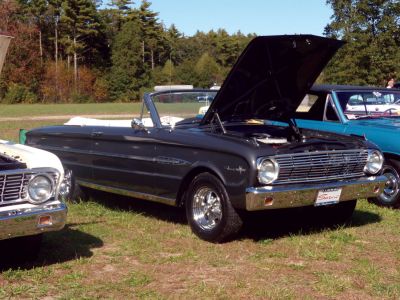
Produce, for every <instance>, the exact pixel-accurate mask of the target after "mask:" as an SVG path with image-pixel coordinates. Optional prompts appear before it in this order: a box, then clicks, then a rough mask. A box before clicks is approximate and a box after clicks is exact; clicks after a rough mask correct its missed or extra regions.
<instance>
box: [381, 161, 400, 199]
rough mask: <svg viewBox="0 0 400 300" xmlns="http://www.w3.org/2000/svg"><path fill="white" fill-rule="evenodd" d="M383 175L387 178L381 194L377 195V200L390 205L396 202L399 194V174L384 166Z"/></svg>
mask: <svg viewBox="0 0 400 300" xmlns="http://www.w3.org/2000/svg"><path fill="white" fill-rule="evenodd" d="M383 175H385V176H386V177H387V180H386V183H385V188H384V189H383V193H382V194H380V195H379V199H380V200H381V201H382V202H383V203H384V204H385V203H387V204H390V203H392V202H393V201H395V200H396V198H397V196H398V194H399V180H400V179H399V174H398V173H397V171H396V170H395V169H394V168H393V167H391V166H386V167H385V169H384V170H383Z"/></svg>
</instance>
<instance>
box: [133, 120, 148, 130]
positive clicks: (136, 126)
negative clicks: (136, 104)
mask: <svg viewBox="0 0 400 300" xmlns="http://www.w3.org/2000/svg"><path fill="white" fill-rule="evenodd" d="M131 127H132V128H133V129H134V130H139V131H146V132H147V129H146V127H145V126H144V124H143V122H142V120H140V119H137V118H134V119H133V120H132V122H131Z"/></svg>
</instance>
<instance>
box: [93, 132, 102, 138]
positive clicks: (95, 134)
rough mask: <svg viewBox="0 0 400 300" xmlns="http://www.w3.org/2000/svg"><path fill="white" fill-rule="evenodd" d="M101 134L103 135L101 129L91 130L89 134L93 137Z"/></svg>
mask: <svg viewBox="0 0 400 300" xmlns="http://www.w3.org/2000/svg"><path fill="white" fill-rule="evenodd" d="M102 135H103V132H101V131H93V132H92V134H91V136H93V137H96V136H102Z"/></svg>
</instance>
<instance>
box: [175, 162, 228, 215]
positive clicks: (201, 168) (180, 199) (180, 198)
mask: <svg viewBox="0 0 400 300" xmlns="http://www.w3.org/2000/svg"><path fill="white" fill-rule="evenodd" d="M201 173H210V174H212V175H214V176H215V177H217V178H218V179H219V180H221V182H222V184H225V181H224V177H223V175H222V174H221V172H219V171H218V170H217V169H216V168H214V167H211V166H209V165H198V166H196V167H194V168H193V169H192V170H190V171H189V172H188V173H187V174H186V175H185V177H184V178H183V180H182V182H181V184H180V186H179V190H178V194H177V196H176V206H179V207H182V206H183V205H184V203H185V199H184V195H185V192H186V190H187V188H188V187H189V185H190V183H191V182H192V180H193V179H194V178H195V177H196V176H197V175H199V174H201Z"/></svg>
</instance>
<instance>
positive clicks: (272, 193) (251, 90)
mask: <svg viewBox="0 0 400 300" xmlns="http://www.w3.org/2000/svg"><path fill="white" fill-rule="evenodd" d="M341 45H342V42H340V41H337V40H332V39H327V38H322V37H317V36H311V35H294V36H289V35H288V36H270V37H257V38H255V39H254V40H253V41H252V42H250V44H249V45H248V47H247V48H246V49H245V51H244V52H243V53H242V55H241V56H240V57H239V59H238V61H237V63H236V64H235V65H234V67H233V69H232V70H231V72H230V74H229V75H228V77H227V79H226V80H225V82H224V84H223V85H222V87H221V89H220V90H219V91H215V90H186V91H178V90H176V91H164V92H155V93H151V94H146V95H145V96H144V101H143V108H142V112H141V116H140V117H139V118H135V119H132V120H96V119H87V118H79V117H78V118H73V119H71V120H70V121H69V122H67V123H66V124H64V125H61V126H51V127H43V128H37V129H34V130H31V131H29V132H28V133H27V143H28V144H29V145H31V146H34V147H38V148H42V149H46V150H48V151H51V152H53V153H55V154H57V155H58V156H59V157H60V159H61V161H62V163H63V165H64V167H65V170H66V176H65V178H66V180H65V182H64V185H63V187H64V188H63V191H62V193H63V194H64V196H65V197H69V198H74V197H77V196H78V195H79V191H80V188H81V187H86V188H92V189H98V190H103V191H108V192H112V193H117V194H123V195H128V196H132V197H135V198H140V199H145V200H150V201H156V202H161V203H164V204H168V205H174V206H184V207H185V209H186V214H187V219H188V222H189V224H190V226H191V228H192V230H193V232H194V233H195V234H196V235H198V236H199V237H200V238H202V239H204V240H208V241H212V242H222V241H226V240H228V239H231V238H232V237H234V236H235V234H236V233H237V232H238V231H239V229H240V228H241V226H242V222H243V221H242V218H241V212H242V211H256V210H271V209H281V208H292V207H306V206H307V207H313V209H314V210H315V213H316V214H325V215H326V216H327V217H330V218H333V219H335V220H340V221H343V220H346V219H348V218H350V217H351V215H352V213H353V211H354V208H355V205H356V201H357V199H359V198H368V197H373V196H376V195H377V194H379V193H381V191H382V188H383V186H384V184H385V181H386V178H385V177H384V176H379V175H378V174H379V172H380V170H381V167H382V163H383V158H382V154H381V152H380V151H379V150H378V149H377V148H376V146H375V145H373V144H371V143H369V142H368V141H365V140H364V138H362V137H358V136H344V135H338V134H334V133H327V132H319V131H315V130H299V128H298V127H297V126H296V124H295V122H294V120H293V116H294V113H295V111H296V109H297V107H298V106H299V104H300V102H301V101H302V99H303V98H304V95H305V94H306V93H307V91H308V90H309V88H310V87H311V85H312V84H313V82H314V81H315V79H316V78H317V76H318V74H319V73H320V72H321V70H322V69H323V68H324V66H325V65H326V63H327V62H328V61H329V60H330V58H331V57H332V56H333V55H334V53H335V52H336V50H337V49H338V48H339V47H340V46H341ZM212 99H213V100H212ZM211 100H212V101H211ZM210 101H211V103H207V102H210ZM207 106H209V109H208V110H207V111H206V113H205V114H203V113H202V112H204V111H205V109H204V107H207ZM266 120H277V121H282V122H286V123H287V124H289V126H274V125H266V124H265V121H266Z"/></svg>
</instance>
